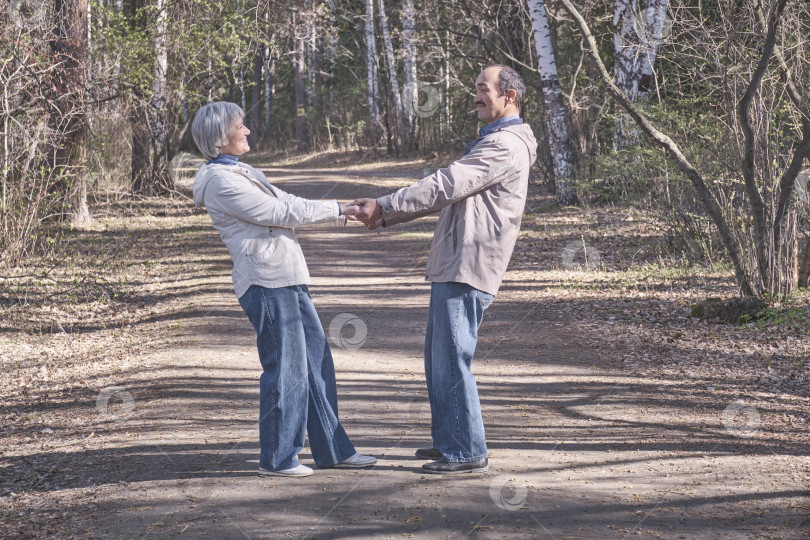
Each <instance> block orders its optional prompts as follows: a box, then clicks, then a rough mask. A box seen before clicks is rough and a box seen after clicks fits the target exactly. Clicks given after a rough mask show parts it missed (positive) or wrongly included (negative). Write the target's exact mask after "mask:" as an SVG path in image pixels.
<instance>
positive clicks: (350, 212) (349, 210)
mask: <svg viewBox="0 0 810 540" xmlns="http://www.w3.org/2000/svg"><path fill="white" fill-rule="evenodd" d="M355 202H356V201H355ZM359 211H360V207H359V206H357V205H356V204H355V203H348V204H343V203H340V213H341V214H343V215H344V216H346V219H348V220H349V221H357V219H355V217H354V216H355V215H356V214H357V212H359Z"/></svg>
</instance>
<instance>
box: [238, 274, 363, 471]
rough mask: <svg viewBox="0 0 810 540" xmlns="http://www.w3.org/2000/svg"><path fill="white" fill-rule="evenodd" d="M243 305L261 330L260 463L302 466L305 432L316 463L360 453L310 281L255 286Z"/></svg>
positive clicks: (242, 300)
mask: <svg viewBox="0 0 810 540" xmlns="http://www.w3.org/2000/svg"><path fill="white" fill-rule="evenodd" d="M239 304H240V305H241V306H242V309H243V310H244V311H245V314H247V316H248V319H249V320H250V322H251V324H252V325H253V328H254V329H255V330H256V336H257V338H256V344H257V346H258V349H259V361H260V362H261V365H262V370H263V371H262V374H261V377H260V379H259V445H260V447H261V452H260V457H259V466H260V467H262V468H264V469H268V470H283V469H290V468H292V467H296V466H297V465H299V461H298V454H299V452H301V450H302V449H303V448H304V441H305V435H306V434H309V446H310V450H311V451H312V457H313V459H314V460H315V464H316V465H317V466H319V467H325V466H329V465H334V464H335V463H337V462H339V461H342V460H344V459H346V458H348V457H351V456H353V455H354V453H355V449H354V446H353V445H352V443H351V441H350V440H349V437H348V436H347V435H346V432H345V430H344V429H343V426H341V425H340V422H339V421H338V404H337V388H336V383H335V368H334V363H333V361H332V353H331V351H330V349H329V343H328V342H327V340H326V335H325V334H324V331H323V327H322V326H321V322H320V320H319V319H318V314H317V313H316V312H315V306H314V305H313V303H312V298H311V297H310V295H309V290H308V289H307V287H306V286H304V285H296V286H291V287H279V288H273V289H269V288H265V287H261V286H258V285H252V286H251V287H250V288H249V289H248V291H247V292H246V293H245V294H244V295H242V297H241V298H239Z"/></svg>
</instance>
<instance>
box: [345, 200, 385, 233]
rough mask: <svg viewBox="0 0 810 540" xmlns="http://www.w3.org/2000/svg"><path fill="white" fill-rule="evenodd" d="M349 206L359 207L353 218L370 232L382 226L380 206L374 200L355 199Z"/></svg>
mask: <svg viewBox="0 0 810 540" xmlns="http://www.w3.org/2000/svg"><path fill="white" fill-rule="evenodd" d="M351 204H353V205H355V206H357V207H359V210H358V211H357V212H356V213H355V214H354V217H355V218H357V219H358V220H359V221H362V222H363V224H364V225H365V226H366V227H368V228H369V229H370V230H374V229H376V228H377V227H379V226H380V225H382V206H380V205H379V204H377V200H376V199H357V200H356V201H352V203H351Z"/></svg>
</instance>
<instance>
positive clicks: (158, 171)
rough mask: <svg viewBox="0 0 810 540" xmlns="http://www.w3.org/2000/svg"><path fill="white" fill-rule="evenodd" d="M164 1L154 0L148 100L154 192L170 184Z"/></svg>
mask: <svg viewBox="0 0 810 540" xmlns="http://www.w3.org/2000/svg"><path fill="white" fill-rule="evenodd" d="M166 4H167V0H155V8H156V10H157V13H156V15H157V21H156V23H157V24H156V26H155V32H156V34H155V66H154V75H153V77H154V79H153V81H152V96H151V99H150V104H149V105H150V106H149V112H150V122H149V127H150V130H151V152H150V158H151V169H152V171H151V172H152V174H151V180H152V184H153V185H152V186H151V188H150V189H151V191H152V192H153V193H164V192H165V191H166V190H167V188H170V187H172V186H171V185H170V183H171V178H169V171H168V164H169V156H168V146H167V144H166V142H167V141H166V131H167V126H166V121H167V117H166V100H167V88H166V72H167V69H168V64H169V56H168V50H167V48H166V18H167V12H168V10H167V8H166Z"/></svg>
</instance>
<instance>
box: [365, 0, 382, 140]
mask: <svg viewBox="0 0 810 540" xmlns="http://www.w3.org/2000/svg"><path fill="white" fill-rule="evenodd" d="M365 29H366V69H367V74H368V111H369V134H370V136H371V146H372V147H376V146H377V143H378V142H379V139H380V109H379V92H378V88H377V40H376V38H375V36H374V1H373V0H366V28H365Z"/></svg>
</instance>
